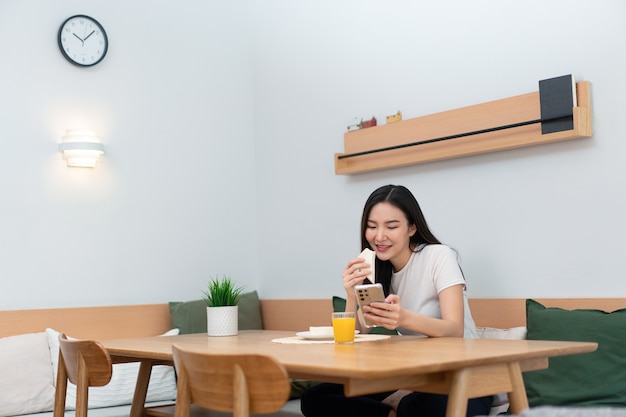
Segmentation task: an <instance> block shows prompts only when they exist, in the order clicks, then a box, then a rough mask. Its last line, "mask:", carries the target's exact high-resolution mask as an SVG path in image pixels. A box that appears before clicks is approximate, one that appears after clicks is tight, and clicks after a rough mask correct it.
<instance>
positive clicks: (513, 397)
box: [508, 362, 528, 415]
mask: <svg viewBox="0 0 626 417" xmlns="http://www.w3.org/2000/svg"><path fill="white" fill-rule="evenodd" d="M508 367H509V377H510V378H511V386H512V391H511V392H509V393H508V396H509V403H510V404H511V406H510V409H511V413H512V414H516V415H517V414H521V413H522V411H524V410H526V409H527V408H528V397H526V388H525V387H524V378H523V377H522V370H521V369H520V365H519V362H513V363H510V364H508Z"/></svg>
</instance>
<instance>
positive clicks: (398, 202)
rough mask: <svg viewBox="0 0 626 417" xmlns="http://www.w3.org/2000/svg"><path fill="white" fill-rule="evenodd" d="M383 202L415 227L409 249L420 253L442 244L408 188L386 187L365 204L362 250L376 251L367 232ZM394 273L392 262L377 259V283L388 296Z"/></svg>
mask: <svg viewBox="0 0 626 417" xmlns="http://www.w3.org/2000/svg"><path fill="white" fill-rule="evenodd" d="M383 202H385V203H389V204H391V205H393V206H395V207H397V208H399V209H400V210H402V212H403V213H404V215H405V216H406V219H407V220H408V224H409V226H411V225H412V224H414V225H415V228H416V232H415V234H414V235H413V236H411V238H410V240H409V247H410V248H411V250H412V251H415V252H419V251H420V250H422V248H424V246H426V245H430V244H435V243H441V242H440V241H439V240H438V239H437V238H436V237H435V235H434V234H433V233H432V232H431V231H430V229H429V228H428V224H426V219H425V218H424V214H423V213H422V209H421V208H420V206H419V204H418V203H417V200H416V199H415V197H414V196H413V194H412V193H411V192H410V191H409V190H408V189H407V188H406V187H403V186H401V185H385V186H383V187H380V188H378V189H377V190H375V191H374V192H373V193H372V194H371V195H370V196H369V198H368V199H367V201H366V202H365V207H364V208H363V217H362V218H361V250H363V249H365V248H369V249H372V250H373V249H374V248H371V247H370V245H369V243H368V242H367V239H366V238H365V232H366V231H367V222H368V220H369V217H370V212H371V211H372V207H374V206H375V205H376V204H378V203H383ZM392 272H393V267H392V265H391V262H389V261H381V260H380V259H378V258H376V282H380V283H381V284H383V289H384V291H385V294H386V295H388V294H389V288H390V287H391V274H392Z"/></svg>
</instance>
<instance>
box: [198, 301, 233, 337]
mask: <svg viewBox="0 0 626 417" xmlns="http://www.w3.org/2000/svg"><path fill="white" fill-rule="evenodd" d="M238 319H239V306H226V307H207V308H206V325H207V333H208V335H209V336H235V335H236V334H237V332H238V331H239V324H238Z"/></svg>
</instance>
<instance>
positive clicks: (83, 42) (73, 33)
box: [72, 32, 85, 45]
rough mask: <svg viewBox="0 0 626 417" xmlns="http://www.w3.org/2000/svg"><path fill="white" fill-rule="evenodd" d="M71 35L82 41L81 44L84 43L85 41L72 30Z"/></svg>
mask: <svg viewBox="0 0 626 417" xmlns="http://www.w3.org/2000/svg"><path fill="white" fill-rule="evenodd" d="M72 35H74V36H76V37H77V38H78V40H79V41H81V42H82V44H83V45H84V44H85V41H84V40H83V39H81V38H80V36H78V35H77V34H75V33H73V32H72Z"/></svg>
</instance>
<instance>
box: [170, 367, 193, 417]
mask: <svg viewBox="0 0 626 417" xmlns="http://www.w3.org/2000/svg"><path fill="white" fill-rule="evenodd" d="M188 384H189V382H188V379H187V372H186V371H185V369H184V368H183V367H181V368H180V369H179V370H178V381H177V382H176V385H177V388H176V408H175V411H174V417H189V407H190V404H191V398H190V396H189V385H188Z"/></svg>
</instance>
